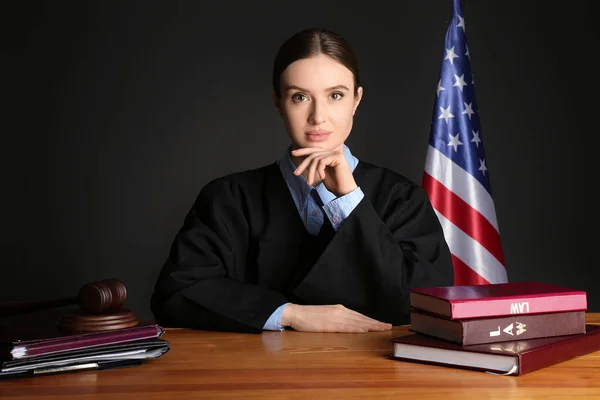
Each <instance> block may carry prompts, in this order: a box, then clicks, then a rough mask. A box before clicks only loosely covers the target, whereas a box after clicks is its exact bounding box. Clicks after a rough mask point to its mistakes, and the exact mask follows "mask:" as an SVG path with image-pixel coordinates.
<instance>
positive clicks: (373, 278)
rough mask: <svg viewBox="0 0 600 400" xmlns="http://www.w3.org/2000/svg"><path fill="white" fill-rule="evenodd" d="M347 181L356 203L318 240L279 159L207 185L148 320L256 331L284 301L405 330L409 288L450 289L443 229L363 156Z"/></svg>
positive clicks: (422, 203) (415, 193)
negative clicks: (344, 311)
mask: <svg viewBox="0 0 600 400" xmlns="http://www.w3.org/2000/svg"><path fill="white" fill-rule="evenodd" d="M353 174H354V178H355V181H356V183H357V184H358V185H359V186H360V188H361V189H362V191H363V193H364V195H365V196H364V198H363V199H362V200H361V202H360V203H359V204H358V205H357V206H356V208H355V209H354V210H353V211H352V213H351V214H350V215H349V216H348V218H347V219H346V220H345V221H344V222H343V224H342V226H341V228H340V229H339V230H338V231H337V232H335V231H334V230H333V228H332V227H331V225H330V224H329V221H328V219H327V216H325V218H324V222H325V223H324V225H323V228H322V230H321V232H320V233H319V234H318V235H317V236H312V235H310V234H309V233H308V232H307V230H306V228H305V227H304V225H303V223H302V220H301V218H300V215H299V214H298V211H297V209H296V206H295V204H294V200H293V198H292V195H291V194H290V192H289V189H288V187H287V185H286V182H285V180H284V179H283V176H282V175H281V172H280V170H279V166H278V165H277V164H276V163H273V164H270V165H267V166H265V167H262V168H258V169H253V170H249V171H243V172H238V173H234V174H231V175H228V176H225V177H221V178H218V179H215V180H213V181H212V182H210V183H209V184H207V185H206V186H205V187H204V188H203V189H202V190H201V191H200V193H199V195H198V197H197V199H196V201H195V202H194V204H193V206H192V208H191V210H190V211H189V213H188V214H187V216H186V218H185V221H184V223H183V227H182V228H181V229H180V231H179V232H178V233H177V235H176V237H175V239H174V241H173V244H172V246H171V250H170V254H169V256H168V259H167V261H166V263H165V265H164V266H163V268H162V270H161V273H160V275H159V278H158V280H157V282H156V285H155V288H154V293H153V295H152V300H151V309H152V312H153V314H154V316H155V318H156V322H157V323H159V324H161V325H163V326H168V327H184V328H192V329H207V330H220V331H233V332H261V331H262V328H263V326H264V324H265V322H266V320H267V319H268V318H269V316H270V315H271V314H272V313H273V312H274V311H275V309H276V308H277V307H279V306H280V305H282V304H284V303H286V302H292V303H296V304H311V305H320V304H343V305H344V306H346V307H348V308H350V309H353V310H355V311H358V312H360V313H363V314H365V315H368V316H370V317H372V318H375V319H378V320H381V321H383V322H389V323H391V324H393V325H400V324H406V323H409V310H410V307H409V300H408V294H409V292H408V289H409V288H412V287H423V286H442V285H452V284H453V280H454V278H453V271H452V263H451V258H450V252H449V250H448V247H447V244H446V242H445V240H444V237H443V232H442V228H441V226H440V224H439V221H438V219H437V216H436V215H435V213H434V211H433V208H432V207H431V204H430V203H429V200H428V197H427V195H426V193H425V192H424V191H423V189H422V188H421V187H420V186H418V185H416V184H415V183H413V182H411V181H409V180H408V179H406V178H404V177H403V176H401V175H399V174H397V173H395V172H393V171H391V170H388V169H385V168H381V167H377V166H375V165H373V164H370V163H367V162H364V161H360V162H359V164H358V165H357V167H356V169H355V170H354V173H353Z"/></svg>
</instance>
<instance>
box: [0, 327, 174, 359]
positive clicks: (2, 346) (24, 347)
mask: <svg viewBox="0 0 600 400" xmlns="http://www.w3.org/2000/svg"><path fill="white" fill-rule="evenodd" d="M163 332H164V331H163V329H162V327H160V326H158V325H155V324H152V325H140V326H135V327H132V328H124V329H117V330H111V331H104V332H94V333H81V334H62V336H50V337H45V338H41V339H33V340H20V339H18V338H14V339H12V340H6V339H4V341H0V359H1V360H22V359H28V358H33V357H39V356H45V355H50V354H58V353H64V352H69V351H73V350H82V349H92V348H97V347H102V346H105V345H111V344H117V343H127V342H133V341H140V340H144V339H153V338H159V337H160V336H162V334H163ZM2 336H6V332H3V334H2V335H0V337H2Z"/></svg>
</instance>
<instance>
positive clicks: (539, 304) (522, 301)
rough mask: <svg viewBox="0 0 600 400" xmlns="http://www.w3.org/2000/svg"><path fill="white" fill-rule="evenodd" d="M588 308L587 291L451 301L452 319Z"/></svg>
mask: <svg viewBox="0 0 600 400" xmlns="http://www.w3.org/2000/svg"><path fill="white" fill-rule="evenodd" d="M582 310H583V311H585V310H587V296H586V294H585V293H577V294H569V295H560V296H556V295H548V296H539V297H522V298H507V299H493V298H491V299H485V300H483V299H478V300H473V301H467V300H466V301H454V302H451V316H450V318H451V319H466V318H482V317H496V316H508V315H522V314H543V313H552V312H565V311H582Z"/></svg>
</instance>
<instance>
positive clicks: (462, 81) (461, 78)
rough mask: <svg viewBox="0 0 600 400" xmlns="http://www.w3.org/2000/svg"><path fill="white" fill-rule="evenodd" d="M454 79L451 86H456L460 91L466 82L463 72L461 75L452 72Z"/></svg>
mask: <svg viewBox="0 0 600 400" xmlns="http://www.w3.org/2000/svg"><path fill="white" fill-rule="evenodd" d="M454 79H456V82H455V83H454V85H452V86H458V88H459V89H460V91H461V92H462V91H463V87H464V86H467V82H465V74H462V75H461V76H458V75H456V74H454Z"/></svg>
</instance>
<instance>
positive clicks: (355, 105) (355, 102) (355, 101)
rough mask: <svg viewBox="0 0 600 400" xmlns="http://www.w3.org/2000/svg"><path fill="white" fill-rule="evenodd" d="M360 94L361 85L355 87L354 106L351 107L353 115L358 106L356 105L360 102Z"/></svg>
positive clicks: (361, 92) (361, 93) (361, 90)
mask: <svg viewBox="0 0 600 400" xmlns="http://www.w3.org/2000/svg"><path fill="white" fill-rule="evenodd" d="M362 95H363V88H362V86H360V87H359V88H358V89H356V95H355V96H354V108H353V109H352V115H354V114H355V113H356V109H357V108H358V105H359V104H360V100H361V99H362Z"/></svg>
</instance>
